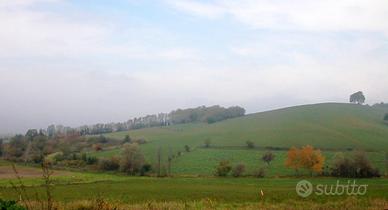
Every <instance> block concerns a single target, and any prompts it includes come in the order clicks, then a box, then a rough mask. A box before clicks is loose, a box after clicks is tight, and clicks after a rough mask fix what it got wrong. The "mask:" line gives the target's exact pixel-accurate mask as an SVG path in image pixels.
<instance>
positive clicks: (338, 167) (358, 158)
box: [330, 151, 380, 178]
mask: <svg viewBox="0 0 388 210" xmlns="http://www.w3.org/2000/svg"><path fill="white" fill-rule="evenodd" d="M330 174H331V175H332V176H337V177H351V178H370V177H379V176H380V173H379V171H378V169H377V168H374V167H373V166H372V164H371V163H370V161H369V160H368V158H367V156H366V154H365V153H364V152H360V151H355V152H353V155H352V157H351V158H349V157H345V156H344V154H343V153H338V154H336V156H335V157H334V160H333V164H332V167H331V172H330Z"/></svg>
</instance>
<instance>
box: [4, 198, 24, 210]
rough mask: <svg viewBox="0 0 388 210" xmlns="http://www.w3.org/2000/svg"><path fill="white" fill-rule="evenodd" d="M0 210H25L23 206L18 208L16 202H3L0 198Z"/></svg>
mask: <svg viewBox="0 0 388 210" xmlns="http://www.w3.org/2000/svg"><path fill="white" fill-rule="evenodd" d="M0 209H1V210H26V208H24V207H23V206H20V205H18V204H17V203H16V201H5V200H2V199H1V198H0Z"/></svg>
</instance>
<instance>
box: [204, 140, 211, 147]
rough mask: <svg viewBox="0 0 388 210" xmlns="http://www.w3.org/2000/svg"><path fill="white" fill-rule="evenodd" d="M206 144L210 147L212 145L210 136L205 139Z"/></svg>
mask: <svg viewBox="0 0 388 210" xmlns="http://www.w3.org/2000/svg"><path fill="white" fill-rule="evenodd" d="M204 144H205V147H206V148H209V147H210V144H211V140H210V139H209V138H207V139H205V142H204Z"/></svg>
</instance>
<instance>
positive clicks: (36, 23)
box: [0, 0, 388, 133]
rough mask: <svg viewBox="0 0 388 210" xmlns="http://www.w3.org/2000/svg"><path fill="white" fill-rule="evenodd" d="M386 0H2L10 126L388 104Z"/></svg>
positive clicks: (2, 82) (3, 77)
mask: <svg viewBox="0 0 388 210" xmlns="http://www.w3.org/2000/svg"><path fill="white" fill-rule="evenodd" d="M387 20H388V1H387V0H369V1H365V0H315V1H310V0H287V1H286V0H240V1H237V0H208V1H204V0H159V1H156V0H155V1H153V0H82V1H80V0H0V133H15V132H24V131H25V130H26V129H28V128H45V127H47V126H48V125H49V124H53V123H54V124H63V125H68V126H80V125H84V124H93V123H98V122H103V123H107V122H121V121H126V120H127V119H129V118H132V117H138V116H143V115H146V114H154V113H160V112H169V111H171V110H173V109H177V108H188V107H197V106H200V105H215V104H219V105H222V106H233V105H239V106H242V107H244V108H245V109H246V110H247V112H248V113H253V112H259V111H264V110H270V109H276V108H280V107H287V106H293V105H300V104H310V103H322V102H347V101H348V98H349V95H350V94H351V93H354V92H356V91H359V90H361V91H363V92H364V94H365V96H366V98H367V100H366V102H367V103H368V104H373V103H377V102H381V101H386V102H388V94H387V93H388V85H387V84H388V24H387Z"/></svg>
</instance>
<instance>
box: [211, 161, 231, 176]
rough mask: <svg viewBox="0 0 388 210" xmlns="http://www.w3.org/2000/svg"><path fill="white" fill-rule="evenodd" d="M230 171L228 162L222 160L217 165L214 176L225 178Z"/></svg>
mask: <svg viewBox="0 0 388 210" xmlns="http://www.w3.org/2000/svg"><path fill="white" fill-rule="evenodd" d="M230 170H232V166H231V165H230V163H229V161H227V160H223V161H220V163H219V164H218V166H217V168H216V172H215V174H216V175H217V176H227V175H228V174H229V172H230Z"/></svg>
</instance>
